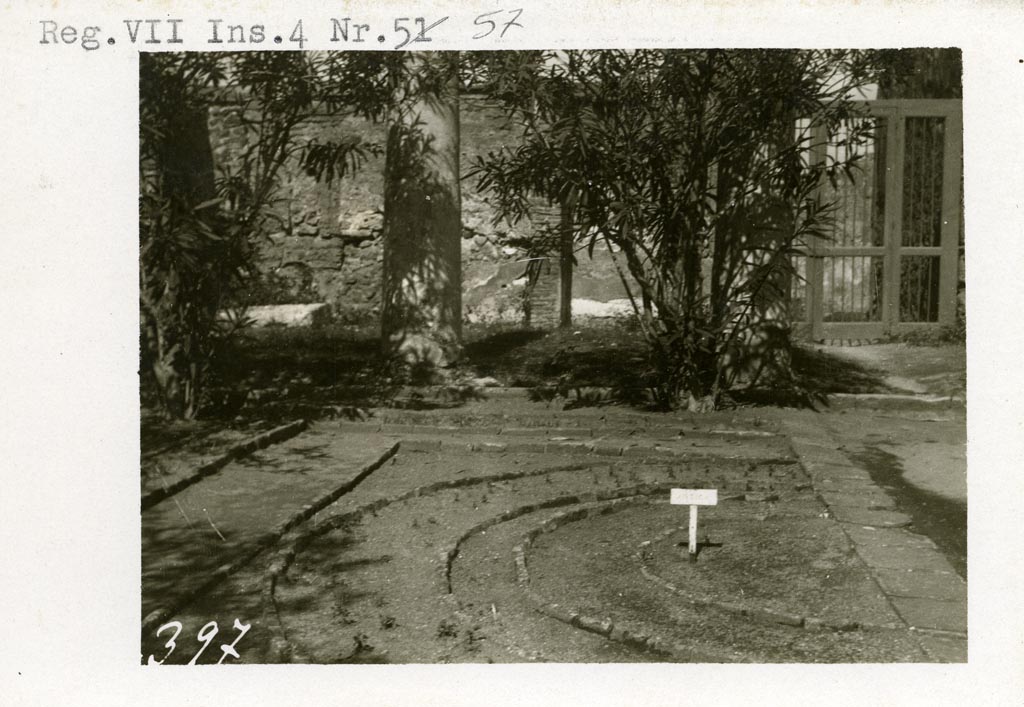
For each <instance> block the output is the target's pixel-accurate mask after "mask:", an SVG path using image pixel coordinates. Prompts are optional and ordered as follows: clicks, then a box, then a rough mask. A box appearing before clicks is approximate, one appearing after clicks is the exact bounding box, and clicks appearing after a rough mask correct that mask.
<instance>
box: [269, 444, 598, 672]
mask: <svg viewBox="0 0 1024 707" xmlns="http://www.w3.org/2000/svg"><path fill="white" fill-rule="evenodd" d="M397 447H398V444H396V445H395V449H397ZM383 461H386V460H381V463H383ZM593 466H594V465H592V464H560V465H556V466H551V467H545V468H543V469H532V470H529V471H513V472H506V473H503V474H490V475H487V476H476V477H468V478H464V479H448V480H445V481H436V482H434V483H431V484H425V485H423V486H417V487H415V488H413V489H410V490H408V491H405V492H403V493H401V494H398V495H397V496H392V497H390V498H379V499H377V500H375V501H371V502H369V503H365V504H363V505H361V506H359V507H357V508H355V509H353V510H351V511H346V512H344V513H338V514H336V515H333V516H331V517H329V518H327V519H326V520H323V521H321V522H319V523H318V524H317V525H316V527H314V528H308V527H307V528H301V529H298V528H296V529H295V530H293V531H292V532H291V533H289V534H288V535H283V534H282V536H281V537H279V538H278V539H277V542H278V544H280V545H283V547H282V548H281V549H280V550H278V552H277V554H276V555H275V557H274V559H273V560H272V561H271V563H270V565H269V566H268V568H267V571H266V573H265V574H264V581H263V591H262V604H263V606H264V618H265V620H266V623H267V628H268V630H269V631H270V634H271V639H270V643H271V647H272V653H271V655H272V656H273V659H272V662H289V661H298V662H302V657H301V655H300V654H299V653H297V652H296V650H295V647H294V646H293V645H292V644H291V642H290V641H289V640H288V637H287V634H286V632H285V629H284V623H283V622H282V621H281V615H280V610H279V608H278V605H277V597H276V590H277V582H278V581H279V580H280V578H281V577H282V576H283V575H284V574H285V573H286V572H287V571H288V568H289V567H291V564H292V562H294V560H295V557H296V556H297V555H298V554H299V553H300V552H301V551H302V550H303V548H305V547H306V546H307V545H308V544H309V543H311V542H313V541H314V540H315V539H316V538H318V537H320V536H321V535H324V534H326V533H329V532H331V531H333V530H337V529H338V528H340V527H342V526H345V525H348V524H353V523H357V522H359V521H360V520H361V519H362V518H363V516H365V515H366V514H372V513H375V512H376V511H379V510H380V509H381V508H384V507H386V506H389V505H391V504H394V503H401V502H402V501H407V500H409V499H410V498H417V497H419V496H425V495H429V494H432V493H436V492H437V491H444V490H450V489H458V488H463V487H466V486H476V485H478V484H488V483H495V482H500V481H509V480H514V479H522V478H527V477H531V476H542V475H544V474H551V473H556V472H560V471H583V470H589V469H592V468H593ZM610 493H614V492H608V491H605V492H602V493H596V492H595V493H593V494H589V493H587V494H580V495H575V496H564V497H560V498H558V499H556V500H555V501H550V500H549V501H545V502H541V503H538V504H530V505H528V506H523V507H520V508H517V509H512V510H511V511H506V512H505V513H504V514H501V515H500V516H496V517H495V518H503V520H510V519H511V518H514V517H516V516H518V515H522V514H523V513H528V512H533V511H536V510H540V509H541V508H553V507H556V506H560V505H568V504H571V503H579V502H581V501H580V500H579V499H581V498H589V497H590V496H593V497H594V498H595V499H597V498H601V497H608V494H610ZM340 495H341V494H339V496H340ZM320 508H322V506H321V507H320ZM320 508H317V509H316V510H320ZM524 508H528V509H529V510H522V509H524ZM311 515H312V512H310V513H309V514H308V515H307V516H306V517H307V518H308V517H310V516H311ZM498 522H501V520H492V519H489V521H485V522H484V523H482V524H478V526H474V530H473V531H471V532H469V533H466V534H464V535H463V536H461V537H460V538H459V539H458V540H457V541H456V542H455V543H454V544H453V545H452V546H449V547H447V548H445V549H444V550H443V551H442V553H441V558H442V562H441V571H442V581H443V582H444V585H445V586H446V587H447V586H448V577H449V576H450V572H451V564H450V563H451V561H452V560H453V559H454V558H455V557H456V556H457V555H458V545H459V544H460V543H461V542H462V541H463V540H464V539H465V538H466V537H469V535H471V534H472V532H476V531H477V530H485V529H486V528H487V527H490V526H491V525H494V524H495V523H498ZM446 596H450V593H446Z"/></svg>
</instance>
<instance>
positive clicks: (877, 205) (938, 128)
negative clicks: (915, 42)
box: [791, 100, 963, 341]
mask: <svg viewBox="0 0 1024 707" xmlns="http://www.w3.org/2000/svg"><path fill="white" fill-rule="evenodd" d="M866 105H867V108H868V112H869V117H866V118H861V119H858V120H867V121H871V122H872V123H873V136H874V137H873V139H872V140H870V141H869V143H868V144H867V145H860V146H851V145H848V144H846V143H845V142H844V140H843V139H842V137H843V136H842V135H825V134H824V129H823V128H817V129H816V132H815V135H814V137H813V139H812V144H813V145H814V147H813V148H812V152H813V154H812V156H811V158H812V159H817V160H824V159H828V158H829V157H832V158H840V159H841V158H843V157H845V156H847V155H849V154H850V152H849V151H851V150H858V151H860V152H861V153H862V154H861V155H860V160H861V164H862V169H860V170H858V172H857V173H856V174H855V175H854V179H852V180H851V179H848V178H845V177H844V178H842V179H840V181H839V182H838V183H837V184H836V185H832V184H824V185H823V186H822V190H823V192H824V193H823V197H824V199H826V200H834V201H835V202H836V203H837V205H838V209H837V212H836V221H835V225H834V227H833V229H832V230H833V233H832V237H831V239H829V240H823V241H819V242H816V243H813V244H810V245H809V247H808V249H807V251H806V254H805V256H804V257H802V258H798V259H797V262H796V263H795V264H796V267H797V271H798V273H799V274H800V276H801V277H800V278H799V279H798V281H797V282H794V288H793V292H792V297H791V317H792V319H793V321H794V323H795V324H796V326H795V328H796V330H797V332H798V333H802V334H803V335H804V336H805V337H809V338H811V339H812V340H815V341H821V340H826V339H833V340H837V339H838V340H851V339H860V340H863V339H868V340H874V339H879V338H882V337H884V336H887V335H891V334H903V333H906V332H908V331H910V330H912V329H916V328H922V327H941V326H948V325H952V324H953V323H954V322H955V320H956V308H957V299H956V296H957V273H958V264H959V252H960V247H961V244H962V241H963V231H962V223H961V209H962V201H961V193H962V186H963V180H962V175H963V168H962V164H963V158H962V129H961V125H962V119H961V101H959V100H878V101H870V102H868V103H867V104H866Z"/></svg>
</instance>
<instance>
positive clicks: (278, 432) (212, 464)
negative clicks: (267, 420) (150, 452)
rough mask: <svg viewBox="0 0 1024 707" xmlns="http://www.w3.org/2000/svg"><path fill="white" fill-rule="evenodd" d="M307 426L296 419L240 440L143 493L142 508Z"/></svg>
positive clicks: (307, 422) (292, 435)
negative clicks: (182, 475) (179, 476)
mask: <svg viewBox="0 0 1024 707" xmlns="http://www.w3.org/2000/svg"><path fill="white" fill-rule="evenodd" d="M307 427H309V421H308V420H296V421H295V422H289V423H288V424H287V425H281V426H280V427H275V428H274V429H272V430H268V431H266V432H263V433H262V434H258V435H256V436H255V437H251V438H249V439H247V440H243V441H242V442H238V443H236V444H233V445H231V446H230V447H228V450H227V451H226V452H224V453H223V454H221V455H219V456H218V457H216V458H215V459H212V460H211V461H208V462H206V463H205V464H202V465H201V466H200V467H199V468H198V469H196V470H195V471H194V472H193V473H191V474H189V475H188V476H186V477H185V478H183V479H179V480H178V481H176V482H174V483H173V484H171V485H170V486H165V487H163V488H160V489H156V490H154V491H150V492H149V493H147V494H143V496H142V510H143V511H146V510H148V509H150V508H152V507H153V506H155V505H156V504H158V503H160V501H163V500H164V499H166V498H170V497H171V496H173V495H174V494H176V493H179V492H181V491H184V490H185V489H186V488H188V487H189V486H191V485H192V484H194V483H196V482H197V481H200V480H202V479H204V478H206V477H207V476H210V475H211V474H215V473H216V472H218V471H220V470H221V469H223V468H224V467H225V466H227V465H228V464H229V463H230V462H233V461H235V460H236V459H241V458H243V457H246V456H248V455H250V454H252V453H253V452H255V451H258V450H260V449H265V448H266V447H269V446H270V445H272V444H276V443H278V442H283V441H285V440H287V439H291V438H292V437H294V436H295V435H297V434H299V433H300V432H302V431H303V430H305V429H306V428H307Z"/></svg>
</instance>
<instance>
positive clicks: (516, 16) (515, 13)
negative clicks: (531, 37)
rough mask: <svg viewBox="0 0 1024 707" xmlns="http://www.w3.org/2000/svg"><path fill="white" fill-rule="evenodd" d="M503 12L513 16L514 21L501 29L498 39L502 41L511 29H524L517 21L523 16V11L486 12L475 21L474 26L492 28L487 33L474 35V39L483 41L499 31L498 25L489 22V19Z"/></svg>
mask: <svg viewBox="0 0 1024 707" xmlns="http://www.w3.org/2000/svg"><path fill="white" fill-rule="evenodd" d="M503 12H508V13H510V14H511V15H512V19H511V20H509V21H508V22H506V23H505V26H504V27H502V28H501V34H499V35H498V39H501V38H502V37H504V36H505V33H506V32H508V30H509V27H513V26H514V27H522V25H521V24H519V22H517V20H518V19H519V16H520V15H522V14H523V11H522V9H519V10H494V11H493V12H485V13H484V14H482V15H478V16H477V18H476V19H475V20H473V24H475V25H478V26H480V27H483V26H484V25H490V26H491V27H490V29H488V30H486V31H483V32H480V34H474V35H473V39H483V38H484V37H487V36H488V35H490V34H491V33H492V32H494V31H495V30H496V29H498V23H497V22H495V21H494V20H489V19H487V18H488V17H491V16H492V15H500V14H501V13H503Z"/></svg>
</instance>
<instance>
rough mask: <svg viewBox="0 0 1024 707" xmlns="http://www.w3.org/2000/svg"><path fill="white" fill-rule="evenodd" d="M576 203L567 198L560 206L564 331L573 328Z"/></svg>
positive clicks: (560, 322) (560, 317)
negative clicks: (574, 218)
mask: <svg viewBox="0 0 1024 707" xmlns="http://www.w3.org/2000/svg"><path fill="white" fill-rule="evenodd" d="M575 201H576V200H575V199H574V198H572V197H566V198H564V199H562V202H561V204H560V205H559V206H560V212H559V217H560V221H559V240H558V247H559V252H558V265H559V270H560V272H559V284H560V286H561V292H560V296H559V301H558V302H559V309H558V326H559V327H560V328H562V329H569V328H571V327H572V271H573V264H574V261H573V243H574V242H575V239H574V238H573V229H572V226H573V219H572V212H573V207H574V206H575Z"/></svg>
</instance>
